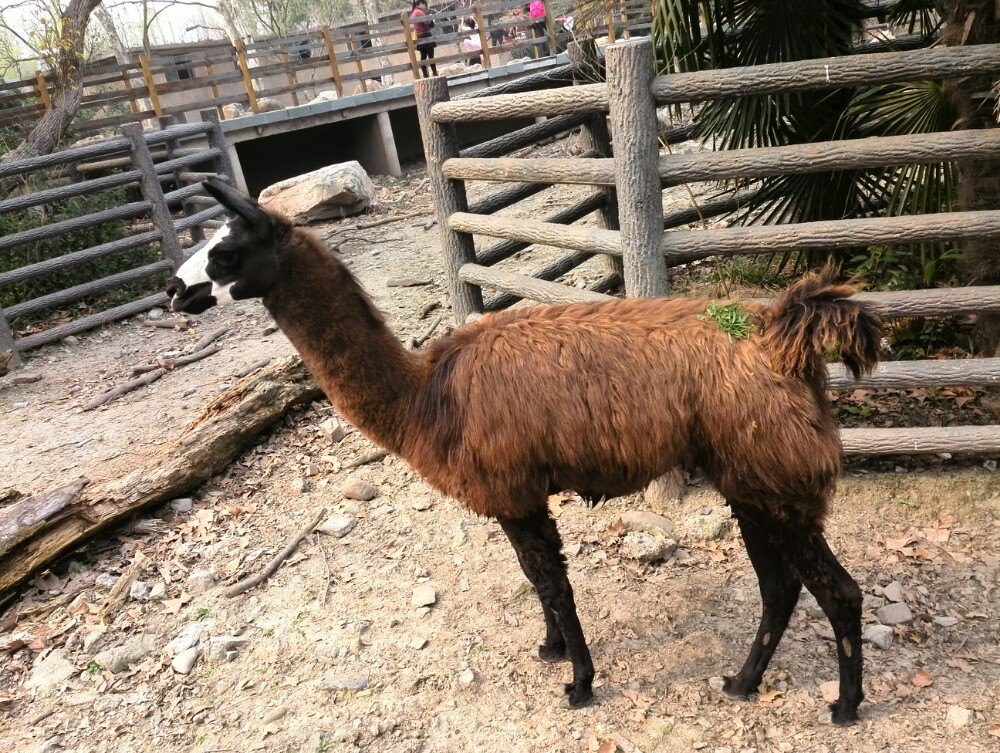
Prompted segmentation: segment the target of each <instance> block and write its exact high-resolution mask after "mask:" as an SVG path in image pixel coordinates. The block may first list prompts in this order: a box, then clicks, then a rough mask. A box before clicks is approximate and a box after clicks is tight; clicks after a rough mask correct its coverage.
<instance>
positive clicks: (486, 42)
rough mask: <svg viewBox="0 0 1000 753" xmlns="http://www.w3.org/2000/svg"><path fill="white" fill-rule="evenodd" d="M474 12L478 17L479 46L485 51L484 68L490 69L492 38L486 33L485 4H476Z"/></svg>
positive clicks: (473, 7) (473, 8)
mask: <svg viewBox="0 0 1000 753" xmlns="http://www.w3.org/2000/svg"><path fill="white" fill-rule="evenodd" d="M472 11H473V14H474V15H475V17H476V28H477V29H478V30H479V46H480V47H481V48H482V50H483V68H489V67H490V36H489V34H487V33H486V22H485V21H484V20H483V4H482V3H476V4H475V5H473V6H472Z"/></svg>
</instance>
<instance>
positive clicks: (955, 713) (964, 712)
mask: <svg viewBox="0 0 1000 753" xmlns="http://www.w3.org/2000/svg"><path fill="white" fill-rule="evenodd" d="M947 719H948V723H949V724H950V725H951V726H952V727H965V726H967V725H968V724H969V722H971V721H972V712H971V711H969V709H963V708H962V707H961V706H954V705H952V706H949V707H948V715H947Z"/></svg>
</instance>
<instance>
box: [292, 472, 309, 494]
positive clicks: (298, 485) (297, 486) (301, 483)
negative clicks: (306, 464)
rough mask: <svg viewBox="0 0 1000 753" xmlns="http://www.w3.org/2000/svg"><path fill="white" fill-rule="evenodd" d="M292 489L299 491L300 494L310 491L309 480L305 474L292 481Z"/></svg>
mask: <svg viewBox="0 0 1000 753" xmlns="http://www.w3.org/2000/svg"><path fill="white" fill-rule="evenodd" d="M292 489H294V490H295V491H297V492H298V493H299V494H305V493H306V492H307V491H309V481H308V480H307V479H306V478H305V477H304V476H299V477H298V478H296V479H295V480H293V481H292Z"/></svg>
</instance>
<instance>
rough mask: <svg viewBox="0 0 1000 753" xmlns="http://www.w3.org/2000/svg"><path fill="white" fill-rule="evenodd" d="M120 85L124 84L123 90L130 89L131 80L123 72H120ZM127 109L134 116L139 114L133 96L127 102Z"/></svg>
mask: <svg viewBox="0 0 1000 753" xmlns="http://www.w3.org/2000/svg"><path fill="white" fill-rule="evenodd" d="M122 83H123V84H125V90H126V91H129V90H130V89H131V88H132V80H131V79H130V78H129V77H128V74H127V73H126V72H125V71H122ZM128 107H129V109H130V110H131V111H132V114H133V115H135V114H137V113H138V112H139V105H138V104H137V103H136V101H135V95H134V94H133V95H132V96H131V97H130V98H129V101H128Z"/></svg>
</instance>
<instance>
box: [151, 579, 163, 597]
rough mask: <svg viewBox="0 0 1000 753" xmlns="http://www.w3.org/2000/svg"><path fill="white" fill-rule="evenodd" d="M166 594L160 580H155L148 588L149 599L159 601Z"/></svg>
mask: <svg viewBox="0 0 1000 753" xmlns="http://www.w3.org/2000/svg"><path fill="white" fill-rule="evenodd" d="M166 596H167V587H166V585H165V584H164V583H163V582H162V581H157V582H156V583H154V584H153V587H152V588H151V589H149V600H150V601H160V600H161V599H165V598H166Z"/></svg>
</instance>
